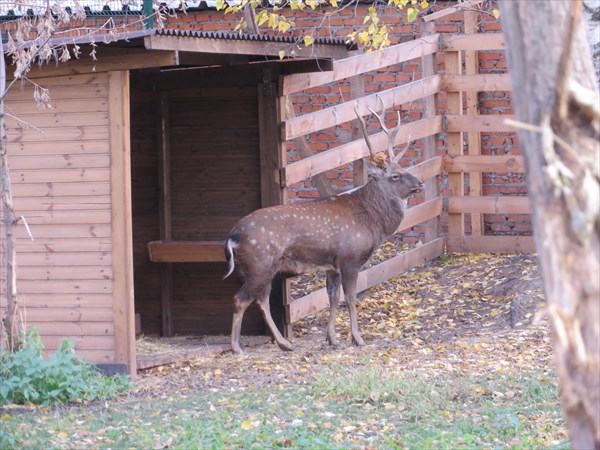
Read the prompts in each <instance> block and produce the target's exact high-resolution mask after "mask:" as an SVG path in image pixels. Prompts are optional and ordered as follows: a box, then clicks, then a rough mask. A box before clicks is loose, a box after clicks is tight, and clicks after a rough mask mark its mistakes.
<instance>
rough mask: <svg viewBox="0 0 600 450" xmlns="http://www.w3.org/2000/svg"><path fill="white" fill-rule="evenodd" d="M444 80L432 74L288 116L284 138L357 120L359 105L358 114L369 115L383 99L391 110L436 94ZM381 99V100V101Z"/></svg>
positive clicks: (376, 109)
mask: <svg viewBox="0 0 600 450" xmlns="http://www.w3.org/2000/svg"><path fill="white" fill-rule="evenodd" d="M441 80H442V78H441V76H439V75H432V76H430V77H427V78H423V79H421V80H418V81H413V82H411V83H407V84H403V85H401V86H398V87H395V88H391V89H387V90H385V91H381V92H377V93H375V94H371V95H367V96H364V97H362V98H360V99H356V100H352V101H349V102H345V103H342V104H339V105H335V106H331V107H329V108H324V109H321V110H318V111H315V112H313V113H310V114H304V115H302V116H298V117H293V118H288V119H287V120H286V121H285V123H284V129H283V132H282V139H283V140H291V139H294V138H297V137H299V136H304V135H306V134H309V133H314V132H316V131H320V130H324V129H326V128H330V127H334V126H336V125H340V124H342V123H345V122H349V121H351V120H355V119H356V112H355V109H354V107H355V104H356V107H357V109H358V113H359V114H361V115H366V114H371V111H369V108H371V109H372V110H373V111H380V110H381V103H382V102H383V108H385V109H389V108H392V107H394V106H397V105H401V104H403V103H408V102H412V101H414V100H418V99H421V98H423V97H427V96H430V95H434V94H436V93H437V92H439V90H440V86H441ZM378 98H379V99H381V102H380V101H379V100H378Z"/></svg>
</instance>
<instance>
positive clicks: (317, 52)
mask: <svg viewBox="0 0 600 450" xmlns="http://www.w3.org/2000/svg"><path fill="white" fill-rule="evenodd" d="M144 45H145V47H146V48H147V49H148V50H174V51H185V52H195V53H229V54H232V55H256V56H266V57H277V58H279V52H281V51H285V52H286V55H292V52H293V56H294V57H316V58H344V57H346V56H347V55H348V50H347V49H346V47H345V46H343V45H337V46H336V45H324V44H313V45H311V46H309V47H303V46H301V47H300V48H299V47H298V46H296V45H294V44H292V43H289V42H264V41H258V40H256V41H254V40H240V39H213V38H206V37H200V36H165V35H151V36H146V37H144Z"/></svg>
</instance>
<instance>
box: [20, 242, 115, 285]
mask: <svg viewBox="0 0 600 450" xmlns="http://www.w3.org/2000/svg"><path fill="white" fill-rule="evenodd" d="M21 251H22V247H17V254H20V252H21ZM17 260H18V257H17ZM112 275H113V274H112V268H111V267H110V266H108V267H107V266H78V265H73V266H29V267H27V270H21V271H19V272H18V278H19V281H20V280H31V281H39V282H41V283H43V282H44V281H45V280H75V281H87V280H111V279H112Z"/></svg>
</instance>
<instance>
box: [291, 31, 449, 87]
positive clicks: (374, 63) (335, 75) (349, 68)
mask: <svg viewBox="0 0 600 450" xmlns="http://www.w3.org/2000/svg"><path fill="white" fill-rule="evenodd" d="M439 37H440V35H439V34H434V35H432V36H427V37H423V38H420V39H415V40H414V41H409V42H404V43H402V44H398V45H392V46H390V47H388V48H386V49H383V50H381V52H380V53H377V52H371V53H363V54H360V55H357V56H351V57H349V58H344V59H340V60H338V61H335V62H334V63H333V70H332V71H330V72H319V73H314V72H313V73H298V74H293V75H286V76H284V77H283V82H282V93H281V95H289V94H293V93H295V92H300V91H304V90H306V89H309V88H311V87H315V86H320V85H322V84H328V83H333V82H334V81H338V80H341V79H344V78H348V77H351V76H354V75H358V74H361V73H365V72H370V71H372V70H377V69H380V68H382V67H387V66H391V65H392V64H398V63H401V62H404V61H409V60H411V59H415V58H419V57H421V56H424V55H429V54H432V53H434V52H436V51H437V49H438V41H439Z"/></svg>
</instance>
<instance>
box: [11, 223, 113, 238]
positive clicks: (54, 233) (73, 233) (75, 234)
mask: <svg viewBox="0 0 600 450" xmlns="http://www.w3.org/2000/svg"><path fill="white" fill-rule="evenodd" d="M30 231H31V233H32V234H33V237H34V238H35V239H62V238H87V237H94V238H110V237H111V232H110V224H90V223H87V224H86V223H76V224H68V225H67V224H36V225H31V226H30ZM15 234H16V237H17V239H29V237H30V236H29V233H28V232H27V230H26V229H25V226H24V225H23V224H22V223H21V222H20V223H19V224H17V227H16V232H15Z"/></svg>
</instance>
